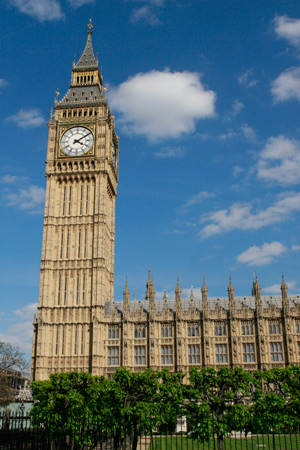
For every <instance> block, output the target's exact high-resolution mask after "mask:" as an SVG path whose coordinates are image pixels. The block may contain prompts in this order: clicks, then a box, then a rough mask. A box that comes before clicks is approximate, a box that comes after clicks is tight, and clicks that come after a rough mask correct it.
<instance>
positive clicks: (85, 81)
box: [84, 75, 86, 83]
mask: <svg viewBox="0 0 300 450" xmlns="http://www.w3.org/2000/svg"><path fill="white" fill-rule="evenodd" d="M84 82H85V83H86V75H84Z"/></svg>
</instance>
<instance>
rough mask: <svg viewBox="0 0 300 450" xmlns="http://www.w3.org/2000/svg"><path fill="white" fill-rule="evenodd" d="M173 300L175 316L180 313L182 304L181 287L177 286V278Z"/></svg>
mask: <svg viewBox="0 0 300 450" xmlns="http://www.w3.org/2000/svg"><path fill="white" fill-rule="evenodd" d="M175 300H176V314H180V313H181V312H182V302H181V287H180V284H179V278H178V277H177V284H176V289H175Z"/></svg>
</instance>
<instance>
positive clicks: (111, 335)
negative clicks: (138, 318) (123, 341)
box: [108, 326, 120, 339]
mask: <svg viewBox="0 0 300 450" xmlns="http://www.w3.org/2000/svg"><path fill="white" fill-rule="evenodd" d="M119 334H120V332H119V327H118V326H111V327H109V328H108V339H119Z"/></svg>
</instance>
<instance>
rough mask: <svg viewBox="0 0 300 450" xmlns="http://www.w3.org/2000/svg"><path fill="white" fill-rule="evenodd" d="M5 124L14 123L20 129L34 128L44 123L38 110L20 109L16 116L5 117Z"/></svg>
mask: <svg viewBox="0 0 300 450" xmlns="http://www.w3.org/2000/svg"><path fill="white" fill-rule="evenodd" d="M6 121H7V122H14V123H16V124H17V125H18V126H19V127H21V128H35V127H39V126H40V125H42V124H43V123H45V119H44V118H43V116H42V115H41V113H40V111H39V110H38V109H35V108H33V109H28V110H25V109H21V110H20V111H19V112H17V114H15V115H13V116H10V117H7V118H6Z"/></svg>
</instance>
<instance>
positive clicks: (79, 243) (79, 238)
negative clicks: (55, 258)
mask: <svg viewBox="0 0 300 450" xmlns="http://www.w3.org/2000/svg"><path fill="white" fill-rule="evenodd" d="M80 247H81V231H79V234H78V258H80V250H81V248H80Z"/></svg>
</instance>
